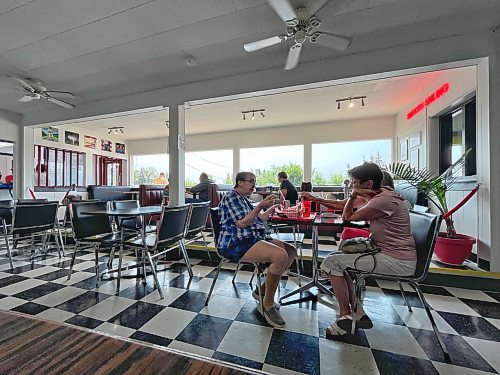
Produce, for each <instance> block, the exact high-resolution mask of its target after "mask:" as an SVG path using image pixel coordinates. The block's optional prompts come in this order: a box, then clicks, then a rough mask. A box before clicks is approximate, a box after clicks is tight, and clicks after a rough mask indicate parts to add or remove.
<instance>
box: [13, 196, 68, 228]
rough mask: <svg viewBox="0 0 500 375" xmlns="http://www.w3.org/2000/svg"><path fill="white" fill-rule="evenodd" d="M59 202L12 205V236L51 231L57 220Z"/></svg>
mask: <svg viewBox="0 0 500 375" xmlns="http://www.w3.org/2000/svg"><path fill="white" fill-rule="evenodd" d="M58 207H59V202H45V203H36V204H35V203H32V202H30V203H29V204H19V203H16V204H15V205H14V210H13V212H12V229H11V233H12V234H18V235H21V236H24V235H28V234H32V233H40V232H44V231H47V230H49V229H53V228H54V225H55V223H56V220H57V209H58Z"/></svg>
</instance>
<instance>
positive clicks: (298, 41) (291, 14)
mask: <svg viewBox="0 0 500 375" xmlns="http://www.w3.org/2000/svg"><path fill="white" fill-rule="evenodd" d="M267 2H268V3H269V5H270V6H271V7H272V8H273V9H274V11H275V12H276V13H277V14H278V16H279V17H280V18H281V19H282V20H283V22H285V26H286V29H285V30H286V31H285V34H282V35H277V36H273V37H270V38H266V39H262V40H259V41H256V42H252V43H247V44H245V45H244V46H243V48H244V49H245V51H247V52H254V51H257V50H259V49H262V48H266V47H270V46H273V45H275V44H279V43H281V42H284V41H286V40H288V39H292V40H293V42H294V43H293V45H292V46H291V47H290V49H289V51H288V57H287V59H286V63H285V70H291V69H293V68H295V67H296V66H297V64H298V63H299V58H300V53H301V51H302V46H303V44H304V43H305V42H306V41H308V40H309V41H310V42H311V43H317V44H320V45H322V46H325V47H329V48H333V49H335V50H337V51H343V50H345V49H346V48H347V47H349V45H350V44H351V41H352V37H350V36H347V35H339V34H334V33H331V32H327V31H319V30H316V29H317V28H318V27H319V26H320V25H321V21H320V20H319V19H318V18H316V15H315V14H311V12H310V11H309V10H308V9H307V8H306V7H298V8H296V9H294V8H293V7H292V5H291V4H290V2H289V0H267ZM327 2H328V1H326V2H325V3H324V4H323V6H324V5H325V4H326V3H327ZM318 10H319V9H318ZM318 10H316V12H317V11H318Z"/></svg>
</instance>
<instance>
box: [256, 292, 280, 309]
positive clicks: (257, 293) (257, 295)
mask: <svg viewBox="0 0 500 375" xmlns="http://www.w3.org/2000/svg"><path fill="white" fill-rule="evenodd" d="M252 297H253V298H254V299H255V300H256V301H257V302H259V303H260V298H259V289H257V288H255V289H254V290H253V292H252ZM262 299H264V297H262ZM274 308H275V309H276V310H279V309H280V304H279V303H276V302H274Z"/></svg>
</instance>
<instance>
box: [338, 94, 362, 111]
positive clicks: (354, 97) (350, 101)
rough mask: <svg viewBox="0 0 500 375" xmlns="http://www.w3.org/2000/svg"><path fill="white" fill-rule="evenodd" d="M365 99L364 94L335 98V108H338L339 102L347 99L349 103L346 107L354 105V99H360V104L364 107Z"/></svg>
mask: <svg viewBox="0 0 500 375" xmlns="http://www.w3.org/2000/svg"><path fill="white" fill-rule="evenodd" d="M365 99H366V95H363V96H349V97H347V98H342V99H337V100H336V102H337V109H340V103H342V102H346V101H349V104H348V105H347V107H348V108H352V107H354V104H355V101H356V100H361V106H362V107H364V106H365Z"/></svg>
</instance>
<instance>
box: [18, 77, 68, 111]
mask: <svg viewBox="0 0 500 375" xmlns="http://www.w3.org/2000/svg"><path fill="white" fill-rule="evenodd" d="M10 78H12V79H13V80H14V81H16V82H17V83H19V85H20V86H21V90H22V92H23V93H24V96H23V97H22V98H20V99H18V100H19V101H20V102H31V101H33V100H38V99H45V100H48V101H49V102H51V103H54V104H57V105H59V106H61V107H64V108H75V106H74V105H73V104H71V103H68V102H65V101H64V100H61V99H58V98H57V97H59V98H74V97H75V95H74V94H73V93H71V92H69V91H53V90H47V89H46V88H45V86H44V83H43V82H42V81H40V80H38V79H35V78H19V77H13V76H10Z"/></svg>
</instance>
